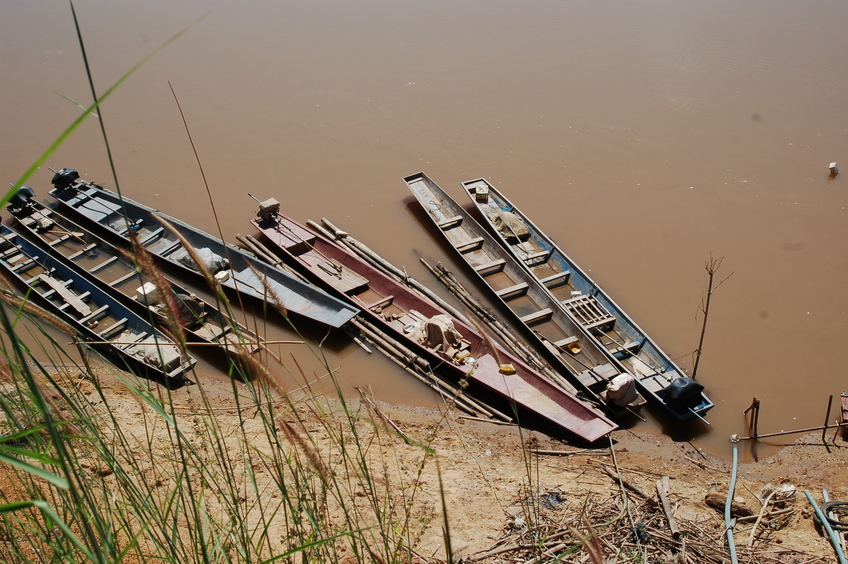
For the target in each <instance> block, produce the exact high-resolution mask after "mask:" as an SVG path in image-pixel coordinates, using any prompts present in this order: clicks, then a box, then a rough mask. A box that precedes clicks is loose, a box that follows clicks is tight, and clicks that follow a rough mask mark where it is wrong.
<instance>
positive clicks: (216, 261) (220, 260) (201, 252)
mask: <svg viewBox="0 0 848 564" xmlns="http://www.w3.org/2000/svg"><path fill="white" fill-rule="evenodd" d="M194 252H195V254H196V255H197V257H198V258H199V259H200V260H201V261H202V262H203V265H204V266H205V267H206V270H208V271H209V272H211V273H212V274H215V273H217V272H218V271H221V270H224V269H225V268H228V267H229V263H228V261H227V259H225V258H224V257H222V256H221V255H218V254H215V253H214V252H212V250H211V249H209V248H207V247H203V248H201V249H195V250H194ZM171 258H172V259H173V260H175V261H177V262H179V263H180V264H184V265H186V266H187V267H189V268H192V269H194V270H198V268H197V265H196V264H194V260H192V258H191V255H190V254H189V253H188V251H187V250H185V249H184V248H181V249H180V250H178V251H177V252H175V253H174V254H173V255H172V256H171Z"/></svg>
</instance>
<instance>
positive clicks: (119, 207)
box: [50, 168, 357, 327]
mask: <svg viewBox="0 0 848 564" xmlns="http://www.w3.org/2000/svg"><path fill="white" fill-rule="evenodd" d="M53 185H54V186H55V188H54V189H53V190H51V191H50V195H51V196H52V197H53V198H55V199H56V200H57V201H58V202H59V203H60V204H61V205H62V206H64V207H65V208H66V209H70V210H73V211H74V212H75V213H77V214H78V215H79V216H81V217H83V218H85V219H86V220H87V222H88V223H89V224H91V225H92V226H96V227H97V228H98V229H99V230H100V233H101V234H102V235H103V236H104V237H107V238H108V237H111V238H112V239H113V240H114V238H115V237H116V236H118V237H120V238H121V239H122V243H123V244H124V245H127V244H129V237H130V235H129V234H130V232H133V233H135V235H136V236H137V238H138V241H139V243H140V244H141V245H143V246H144V247H145V248H146V249H147V250H148V251H150V253H151V254H153V255H155V256H157V257H160V258H161V259H163V260H165V261H168V262H169V263H171V264H173V265H175V266H176V267H177V268H180V269H183V270H185V271H188V272H191V273H194V274H198V273H199V269H198V267H197V265H196V264H195V263H194V261H193V260H192V258H191V256H190V255H189V253H188V252H187V251H186V249H185V248H184V247H183V245H182V243H181V241H180V240H179V238H178V237H176V236H175V235H174V233H172V232H171V230H170V229H168V227H167V226H166V225H165V224H164V222H163V220H164V221H165V222H167V223H169V224H170V226H171V227H173V229H174V231H176V232H177V233H179V234H180V235H181V236H182V237H183V238H184V239H185V240H186V241H187V242H188V244H189V245H190V246H191V247H193V248H194V249H195V250H196V251H197V254H198V255H199V256H200V258H201V260H203V262H205V263H206V266H207V270H208V271H210V272H211V273H212V274H214V275H215V278H216V279H217V280H218V282H220V284H221V285H222V286H225V287H228V288H231V289H233V290H236V291H238V292H241V293H242V294H243V295H246V296H249V297H251V298H253V299H258V300H262V301H265V300H267V301H271V302H276V303H277V305H278V306H280V307H282V308H283V309H284V310H285V311H286V312H289V313H295V314H298V315H301V316H303V317H306V318H308V319H312V320H314V321H318V322H320V323H324V324H326V325H329V326H330V327H341V326H342V325H344V324H345V323H346V322H348V321H349V320H350V319H352V318H353V316H355V315H356V314H357V310H356V309H355V308H351V307H350V306H349V305H348V304H346V303H344V302H342V301H340V300H338V299H336V298H333V297H332V296H330V295H328V294H327V293H326V292H323V291H321V290H320V289H318V288H316V287H315V286H313V285H311V284H307V283H305V282H303V281H301V280H298V279H297V278H294V277H293V276H291V275H289V274H287V273H285V272H283V271H281V270H279V269H277V268H274V267H272V266H270V265H268V264H265V263H264V262H262V261H260V260H258V259H256V258H254V257H252V256H251V255H248V254H247V253H245V252H243V251H241V250H239V249H238V248H236V247H234V246H232V245H229V244H225V243H224V242H223V241H221V240H220V239H218V238H217V237H213V236H212V235H209V234H208V233H206V232H204V231H201V230H199V229H196V228H194V227H192V226H190V225H188V224H187V223H184V222H182V221H180V220H178V219H176V218H173V217H170V216H168V215H165V214H164V213H161V212H158V211H156V210H154V209H153V208H150V207H148V206H145V205H143V204H140V203H138V202H135V201H133V200H130V199H129V198H122V197H120V196H118V194H115V193H114V192H111V191H109V190H106V189H105V188H103V187H102V186H99V185H97V184H94V183H92V182H88V181H85V180H80V179H79V173H77V171H76V170H74V169H68V168H63V169H62V170H60V171H58V172H57V173H56V174H55V175H54V176H53Z"/></svg>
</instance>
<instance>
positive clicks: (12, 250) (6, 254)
mask: <svg viewBox="0 0 848 564" xmlns="http://www.w3.org/2000/svg"><path fill="white" fill-rule="evenodd" d="M20 252H21V250H20V249H19V248H18V247H9V248H8V249H6V250H5V251H3V252H2V253H0V259H3V260H6V261H7V260H9V259H10V258H12V257H13V256H15V255H17V254H20Z"/></svg>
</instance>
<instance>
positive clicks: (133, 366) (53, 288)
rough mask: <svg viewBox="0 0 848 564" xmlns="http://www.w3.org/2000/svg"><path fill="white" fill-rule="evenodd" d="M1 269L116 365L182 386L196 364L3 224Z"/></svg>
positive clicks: (131, 313)
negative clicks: (180, 382) (121, 362)
mask: <svg viewBox="0 0 848 564" xmlns="http://www.w3.org/2000/svg"><path fill="white" fill-rule="evenodd" d="M0 266H2V268H3V270H5V271H6V272H7V273H8V274H9V275H10V276H11V277H12V278H13V279H14V280H17V281H18V283H19V284H21V286H22V287H24V288H29V289H31V290H32V292H33V293H34V294H35V295H36V296H37V297H38V298H39V299H40V300H41V302H42V303H43V304H44V305H45V306H46V307H47V308H48V309H49V310H50V311H51V312H52V313H54V314H56V315H57V316H58V317H59V318H60V319H63V320H64V321H65V322H67V323H68V324H69V325H70V326H71V327H73V328H74V329H75V330H76V331H78V332H79V334H80V335H82V336H83V340H84V341H85V342H86V343H88V344H90V345H91V346H92V347H93V348H95V349H98V350H100V351H103V352H104V353H106V355H107V357H109V359H110V360H112V361H113V362H116V361H119V360H120V361H123V362H124V363H125V366H122V368H129V369H130V370H134V371H139V369H140V370H141V372H143V373H145V375H147V376H149V377H158V378H160V379H161V380H162V381H163V382H164V381H166V380H176V381H182V380H184V379H185V374H186V372H187V371H189V370H191V369H192V367H193V366H194V365H195V363H196V361H195V359H194V358H192V357H191V356H189V355H185V354H183V352H182V351H181V350H180V349H179V347H177V345H176V344H175V343H174V342H173V341H172V340H171V339H170V338H168V337H167V336H165V334H164V333H162V332H161V331H159V330H158V329H155V328H154V327H153V325H152V324H151V323H150V322H149V321H147V320H146V319H144V318H142V317H141V316H139V315H138V314H136V313H135V312H134V311H132V310H130V309H129V308H128V307H126V306H125V305H124V304H122V303H121V302H119V301H118V300H116V299H115V298H113V297H112V296H110V295H109V294H106V293H104V292H103V291H101V289H100V287H99V286H98V285H96V284H94V283H93V282H92V281H91V280H89V279H88V278H86V277H83V276H81V275H79V274H78V273H77V272H75V271H74V270H73V269H72V268H70V267H69V266H68V265H66V264H65V263H64V262H63V261H60V260H57V259H56V258H55V257H52V256H50V254H49V253H48V252H46V251H44V250H41V249H39V248H38V247H36V246H35V245H33V244H32V243H30V242H29V241H27V240H26V239H24V238H23V237H21V236H20V235H19V234H18V233H17V232H15V231H14V230H12V229H11V228H10V227H8V226H6V225H0Z"/></svg>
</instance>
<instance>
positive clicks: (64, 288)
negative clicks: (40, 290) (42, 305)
mask: <svg viewBox="0 0 848 564" xmlns="http://www.w3.org/2000/svg"><path fill="white" fill-rule="evenodd" d="M40 280H41V281H42V282H44V283H45V284H47V285H48V286H50V289H51V290H52V291H53V292H55V293H57V294H59V295H60V296H62V299H63V300H65V302H66V303H69V304H71V307H73V308H74V309H75V310H77V311H78V312H79V313H80V315H84V316H89V315H91V306H89V305H88V304H87V303H85V302H84V301H82V299H81V298H80V296H77V295H76V294H74V293H73V292H72V291H71V290H70V289H68V286H70V284H71V282H70V281H65V280H57V279H55V278H53V277H51V276H47V275H46V274H42V275H41V277H40ZM44 295H45V297H46V296H47V294H46V293H45V294H44Z"/></svg>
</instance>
